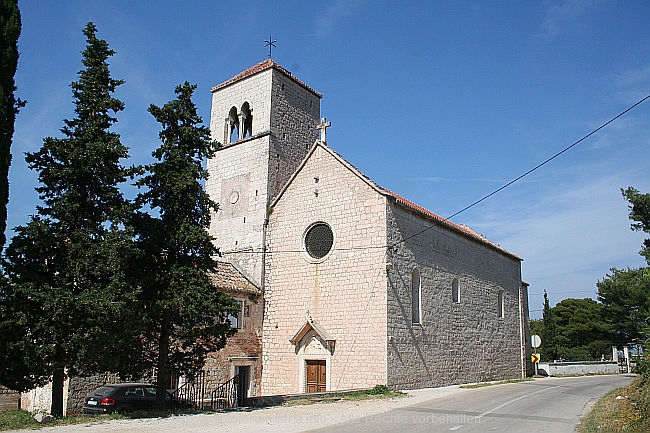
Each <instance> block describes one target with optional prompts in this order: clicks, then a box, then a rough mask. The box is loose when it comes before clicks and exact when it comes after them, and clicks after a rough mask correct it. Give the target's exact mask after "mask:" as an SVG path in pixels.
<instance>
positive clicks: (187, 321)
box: [136, 82, 237, 407]
mask: <svg viewBox="0 0 650 433" xmlns="http://www.w3.org/2000/svg"><path fill="white" fill-rule="evenodd" d="M195 88H196V86H192V85H190V84H189V83H187V82H186V83H185V84H183V85H181V86H178V87H177V88H176V95H177V98H176V99H175V100H173V101H171V102H169V103H167V104H165V105H164V106H163V107H157V106H155V105H151V106H150V107H149V112H150V113H151V114H152V115H153V116H154V117H155V118H156V120H157V121H158V122H159V123H160V124H161V126H162V130H161V132H160V134H159V136H160V139H161V141H162V145H161V146H160V147H159V148H158V149H157V150H156V151H154V152H153V156H154V157H155V159H156V160H157V162H155V163H153V164H151V165H149V166H147V167H146V172H145V175H144V177H143V178H141V179H140V180H139V181H138V183H137V185H138V186H139V187H143V188H146V190H145V191H144V192H143V193H142V194H140V195H139V196H138V202H139V204H140V205H142V206H146V207H149V208H151V209H152V210H153V211H154V212H156V213H157V214H158V216H151V215H150V214H147V213H141V214H140V218H139V221H138V223H137V224H136V226H137V229H136V233H137V239H138V242H139V246H140V249H141V251H142V260H141V262H140V263H141V265H140V269H141V272H140V275H141V276H142V279H141V282H140V287H141V288H142V294H141V295H142V297H141V300H142V309H141V311H142V312H143V313H144V315H145V316H144V318H143V320H142V323H143V324H144V325H145V327H146V332H145V334H144V337H145V339H146V341H147V342H149V343H150V347H151V351H152V352H151V355H150V356H151V358H152V359H156V360H157V361H156V367H157V372H158V383H157V389H158V393H157V395H158V397H159V398H158V405H159V407H161V406H162V405H163V404H164V391H165V389H167V388H168V387H169V386H170V382H169V381H170V375H171V374H172V373H174V374H185V375H189V376H192V375H193V374H194V373H196V372H197V371H199V370H200V369H201V368H202V367H203V365H204V363H205V358H206V356H207V354H208V353H210V352H213V351H216V350H219V349H221V348H222V347H223V346H224V345H225V343H226V339H227V337H228V336H230V335H232V334H233V332H234V330H233V329H231V327H230V325H229V323H228V322H227V321H225V320H224V318H225V317H226V314H228V313H234V312H235V308H236V307H237V304H236V303H235V302H234V300H233V299H232V298H230V297H229V296H227V295H225V294H223V293H219V292H217V291H215V290H214V288H213V286H212V284H211V280H210V277H209V272H210V271H213V270H214V267H215V262H214V257H215V256H216V254H217V252H218V251H217V249H216V247H215V246H214V244H213V239H212V237H211V236H210V235H209V234H208V231H207V229H208V227H209V225H210V214H211V212H212V211H216V209H217V205H216V203H214V202H213V201H212V200H210V198H209V196H208V195H207V193H206V192H205V190H204V189H203V186H202V182H203V181H204V180H205V179H206V178H207V176H208V173H207V171H206V170H205V169H204V168H203V160H204V159H205V158H209V157H212V156H213V153H214V145H215V143H213V142H212V141H211V140H210V130H209V129H208V128H206V127H205V126H202V125H201V122H202V119H201V118H200V117H199V116H198V115H197V112H196V107H195V105H194V103H193V102H192V94H193V92H194V90H195Z"/></svg>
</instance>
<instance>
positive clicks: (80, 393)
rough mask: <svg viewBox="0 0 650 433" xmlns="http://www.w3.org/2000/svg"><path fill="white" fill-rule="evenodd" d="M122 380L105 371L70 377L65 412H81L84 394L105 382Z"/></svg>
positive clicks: (69, 413)
mask: <svg viewBox="0 0 650 433" xmlns="http://www.w3.org/2000/svg"><path fill="white" fill-rule="evenodd" d="M117 382H123V381H121V380H120V377H119V376H118V375H116V374H111V373H105V374H98V375H96V376H89V377H71V378H70V381H69V382H68V395H67V397H68V398H67V405H66V414H68V415H72V414H76V413H81V411H82V409H83V406H84V399H85V398H86V394H89V393H91V392H92V391H94V390H95V389H97V388H99V387H100V386H102V385H105V384H107V383H117Z"/></svg>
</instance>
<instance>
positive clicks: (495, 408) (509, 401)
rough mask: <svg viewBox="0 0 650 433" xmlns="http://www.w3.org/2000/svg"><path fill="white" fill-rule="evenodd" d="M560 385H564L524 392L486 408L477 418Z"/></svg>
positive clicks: (557, 386)
mask: <svg viewBox="0 0 650 433" xmlns="http://www.w3.org/2000/svg"><path fill="white" fill-rule="evenodd" d="M560 386H562V385H555V386H549V387H548V388H544V389H540V390H538V391H534V392H529V393H528V394H524V395H521V396H519V397H517V398H513V399H512V400H508V401H506V402H505V403H501V404H500V405H498V406H496V407H493V408H492V409H489V410H486V411H485V412H483V413H482V414H480V415H478V416H476V419H481V418H483V417H484V416H485V415H489V414H491V413H492V412H496V411H498V410H499V409H503V408H504V407H506V406H508V405H510V404H512V403H514V402H516V401H519V400H522V399H524V398H526V397H530V396H531V395H535V394H539V393H540V392H545V391H548V390H551V389H553V388H559V387H560Z"/></svg>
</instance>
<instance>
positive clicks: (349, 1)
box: [316, 0, 366, 37]
mask: <svg viewBox="0 0 650 433" xmlns="http://www.w3.org/2000/svg"><path fill="white" fill-rule="evenodd" d="M364 3H366V1H365V0H337V1H333V2H331V3H329V4H327V5H326V6H325V7H324V10H323V11H322V12H321V14H320V16H319V18H318V20H317V21H316V36H317V37H324V36H327V35H328V34H330V33H331V32H332V31H334V28H335V27H336V25H337V24H338V23H339V21H340V20H341V19H343V18H345V17H347V16H349V15H351V14H352V13H353V12H354V11H355V10H356V9H357V8H358V7H359V6H361V5H363V4H364Z"/></svg>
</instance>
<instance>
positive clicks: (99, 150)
mask: <svg viewBox="0 0 650 433" xmlns="http://www.w3.org/2000/svg"><path fill="white" fill-rule="evenodd" d="M96 32H97V29H96V27H95V25H94V24H93V23H88V25H87V26H86V27H85V29H84V32H83V33H84V35H85V36H86V41H87V44H86V48H85V50H84V51H83V53H82V54H83V59H82V63H83V65H84V69H82V70H81V71H80V72H79V79H78V81H76V82H73V83H72V84H71V87H72V93H73V97H74V105H75V114H76V116H75V117H74V118H73V119H72V120H64V127H63V128H62V129H61V133H62V134H63V138H52V137H48V138H45V139H44V140H43V146H42V148H41V149H40V150H39V151H38V152H35V153H29V154H27V156H26V160H27V162H28V164H29V166H30V168H31V169H33V170H36V171H37V172H38V173H39V175H38V178H39V181H40V185H39V186H38V187H37V191H38V193H39V196H40V199H41V201H42V205H41V206H38V215H37V216H34V217H32V219H31V221H30V222H29V223H28V224H27V225H26V226H23V227H19V228H18V229H17V230H16V233H17V234H16V236H15V237H14V238H13V239H12V241H11V243H10V245H9V246H8V248H7V253H6V260H5V263H4V265H5V271H6V274H7V276H8V278H9V280H10V281H9V284H8V286H7V287H6V292H5V294H4V296H3V299H2V302H3V304H4V305H5V308H6V309H7V313H9V314H10V315H11V316H10V317H8V318H7V317H3V319H2V320H1V321H0V322H1V323H0V332H1V333H2V335H0V341H4V343H0V344H5V347H6V348H7V349H9V350H12V352H11V356H12V357H13V360H12V362H11V363H10V366H9V368H6V369H4V370H3V373H4V377H0V381H4V382H5V384H6V385H13V387H14V388H22V389H25V388H29V387H33V386H35V385H39V384H43V383H44V382H47V381H50V380H51V381H52V407H51V413H52V415H54V416H62V415H63V381H64V379H65V375H66V374H76V373H82V374H83V373H93V372H96V371H98V370H99V371H102V370H103V369H105V368H106V365H103V364H102V361H101V359H99V358H98V357H95V358H93V357H92V356H88V355H89V354H93V353H97V351H98V350H101V348H102V347H107V346H109V345H111V344H112V342H113V341H115V340H119V337H120V335H119V334H117V335H114V334H115V333H119V331H120V329H121V323H119V318H118V314H119V313H120V312H121V311H120V309H122V308H124V309H126V308H127V307H128V304H129V301H130V300H132V299H133V298H132V296H131V295H132V293H131V292H130V291H129V290H128V285H127V284H125V282H126V277H125V271H124V266H123V265H124V262H123V257H124V254H125V253H124V252H123V251H122V250H123V249H124V248H125V247H128V246H129V240H130V237H129V236H128V235H127V234H126V233H125V232H124V231H123V230H122V228H121V227H123V223H124V221H125V218H126V216H127V215H128V212H129V210H130V206H129V204H128V203H127V201H126V200H125V199H124V198H123V196H122V194H121V193H120V191H119V188H118V186H119V184H121V183H123V182H125V181H126V179H127V177H128V174H129V173H128V170H126V169H125V168H124V167H123V166H122V165H121V163H120V161H121V160H122V159H123V158H127V157H128V149H127V148H126V147H125V146H123V145H122V144H121V142H120V137H119V135H118V134H116V133H114V132H112V131H111V130H110V129H111V127H112V125H113V124H114V123H115V122H116V121H117V120H116V118H115V117H114V116H115V114H116V113H118V112H119V111H121V110H122V109H123V104H122V102H121V101H120V100H118V99H116V98H114V97H113V96H112V94H113V93H114V92H115V89H116V88H117V87H118V86H119V85H121V84H122V81H120V80H115V79H113V78H112V77H111V74H110V71H109V65H108V63H107V60H108V58H109V57H111V56H112V55H113V54H114V52H113V51H112V50H111V49H110V48H109V46H108V44H107V42H106V41H104V40H102V39H98V38H97V36H96ZM127 251H128V248H127ZM10 333H12V334H11V335H10ZM3 349H4V348H3ZM104 358H105V357H104Z"/></svg>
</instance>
